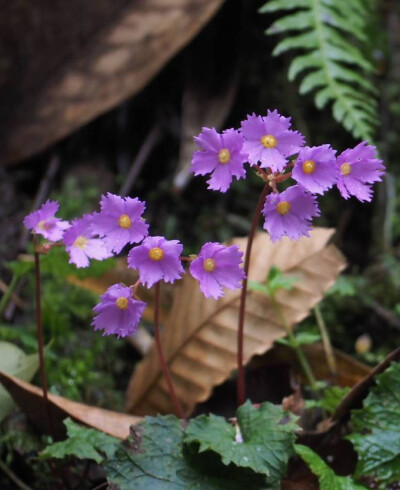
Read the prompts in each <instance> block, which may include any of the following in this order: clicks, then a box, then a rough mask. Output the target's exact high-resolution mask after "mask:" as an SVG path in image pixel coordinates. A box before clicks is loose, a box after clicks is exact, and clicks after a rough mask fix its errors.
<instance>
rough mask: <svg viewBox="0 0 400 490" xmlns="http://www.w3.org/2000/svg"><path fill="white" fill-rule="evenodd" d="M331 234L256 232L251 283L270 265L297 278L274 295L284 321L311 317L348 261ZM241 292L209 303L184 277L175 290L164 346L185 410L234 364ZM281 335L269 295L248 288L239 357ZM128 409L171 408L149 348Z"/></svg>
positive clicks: (203, 397) (142, 411)
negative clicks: (291, 236) (295, 236)
mask: <svg viewBox="0 0 400 490" xmlns="http://www.w3.org/2000/svg"><path fill="white" fill-rule="evenodd" d="M332 234H333V230H328V229H314V230H313V231H312V233H311V237H310V238H302V239H300V240H298V241H290V240H288V239H286V238H285V239H283V240H282V242H278V243H275V244H273V243H272V242H271V241H270V238H269V235H268V234H266V233H258V234H257V235H256V237H255V240H254V244H253V251H252V259H251V265H250V271H249V279H250V280H253V281H260V282H262V281H264V280H265V278H266V277H267V274H268V271H269V269H270V267H271V266H272V265H275V266H276V267H278V268H279V269H281V270H282V271H283V272H284V273H285V274H287V275H290V276H294V277H296V278H297V279H298V280H297V281H296V283H295V284H294V286H293V289H292V290H291V291H286V290H280V291H278V293H277V295H276V299H277V301H278V303H279V304H280V305H281V307H282V310H283V314H284V316H285V319H286V322H287V323H288V324H289V325H294V324H296V323H298V322H299V321H300V320H302V319H303V318H304V317H306V316H307V315H308V312H309V310H310V308H312V307H313V306H314V305H315V304H316V303H317V302H318V301H319V300H320V299H321V298H322V295H323V293H324V292H325V291H326V290H327V289H328V288H329V287H330V286H331V285H332V284H333V283H334V281H335V280H336V277H337V275H338V274H339V272H340V271H341V270H342V269H343V268H344V266H345V261H344V259H343V256H342V255H341V253H340V252H339V251H338V250H337V249H336V248H335V246H333V245H328V244H327V242H328V240H329V238H330V237H331V236H332ZM233 243H234V244H237V245H239V247H240V248H241V249H242V250H244V248H245V246H246V239H245V238H238V239H235V240H233ZM239 295H240V292H238V291H236V292H232V291H228V292H227V294H226V295H225V296H224V297H223V298H220V299H219V300H218V301H214V300H207V299H206V298H204V296H203V295H202V294H201V293H200V291H199V288H198V284H197V282H196V281H195V280H194V279H193V278H191V277H190V275H188V274H187V275H186V276H185V278H184V279H183V281H182V282H181V284H180V285H179V286H177V287H176V291H175V296H174V304H173V307H172V311H171V314H170V316H169V318H168V321H167V322H166V324H165V328H164V330H163V332H162V345H163V348H164V352H165V356H166V359H167V362H168V365H169V368H170V370H171V373H172V377H173V380H174V384H175V388H176V391H177V394H178V396H179V398H180V400H181V403H182V405H183V408H184V411H185V413H186V414H187V415H189V414H190V413H191V412H192V411H193V409H194V407H195V405H196V404H197V403H198V402H201V401H204V400H206V399H207V398H208V397H209V396H210V393H211V391H212V389H213V388H214V386H215V385H218V384H220V383H222V382H223V381H224V380H225V379H227V378H228V377H229V376H230V374H231V373H232V371H233V370H234V369H235V367H236V342H237V339H236V331H237V317H238V305H239ZM284 335H285V331H284V329H283V327H282V325H281V324H280V321H279V318H278V317H277V314H276V312H275V310H274V308H273V307H272V306H271V303H270V301H269V299H268V298H267V297H266V296H264V295H262V294H260V293H257V292H249V293H248V298H247V304H246V318H245V342H244V361H245V362H246V363H247V362H248V361H249V360H250V359H251V357H252V356H254V355H255V354H262V353H264V352H265V351H267V350H268V349H270V348H271V346H272V344H273V342H274V341H275V340H276V339H277V338H279V337H283V336H284ZM127 411H128V412H130V413H135V414H138V415H143V414H155V413H158V412H159V413H170V412H173V407H172V405H171V401H170V399H169V396H168V390H167V386H166V383H165V381H164V379H163V376H162V373H161V371H160V367H159V362H158V359H157V355H156V351H155V349H154V347H153V348H152V350H151V351H150V352H149V354H148V356H147V357H146V358H145V359H144V360H143V361H142V362H141V363H140V364H139V365H138V366H137V369H136V370H135V372H134V374H133V376H132V378H131V380H130V383H129V387H128V390H127Z"/></svg>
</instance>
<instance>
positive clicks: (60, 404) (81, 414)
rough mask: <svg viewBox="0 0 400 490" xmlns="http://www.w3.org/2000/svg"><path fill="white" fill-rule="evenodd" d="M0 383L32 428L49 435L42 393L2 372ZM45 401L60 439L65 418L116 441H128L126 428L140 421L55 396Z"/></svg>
mask: <svg viewBox="0 0 400 490" xmlns="http://www.w3.org/2000/svg"><path fill="white" fill-rule="evenodd" d="M0 382H1V383H2V384H3V385H4V387H5V388H6V389H7V390H8V392H9V393H10V395H11V396H12V397H13V399H14V401H15V402H16V403H17V405H18V406H19V407H20V409H21V410H22V411H23V412H24V413H25V414H26V415H27V417H28V418H29V419H30V421H31V422H32V423H33V424H34V425H35V426H37V427H38V428H39V429H41V430H42V431H45V432H48V433H49V432H51V431H50V426H49V421H48V419H47V417H46V409H45V405H44V399H43V391H42V390H41V389H40V388H38V387H37V386H34V385H32V384H30V383H26V382H25V381H21V380H20V379H18V378H15V377H14V376H9V375H8V374H5V373H3V372H1V371H0ZM48 399H49V401H50V409H51V414H52V418H53V421H54V425H55V431H56V433H57V434H59V435H61V434H63V433H64V432H65V427H64V424H63V423H62V421H63V420H64V419H65V418H66V417H71V418H72V419H74V420H75V421H77V422H81V423H82V424H85V425H87V426H89V427H93V428H94V429H98V430H101V431H102V432H105V433H107V434H109V435H111V436H114V437H118V438H119V439H125V438H126V437H128V435H129V427H130V426H131V425H135V424H137V423H138V422H140V421H141V417H135V416H132V415H127V414H125V413H119V412H113V411H111V410H104V409H103V408H97V407H92V406H90V405H85V404H83V403H78V402H74V401H72V400H69V399H68V398H63V397H61V396H57V395H52V394H49V395H48Z"/></svg>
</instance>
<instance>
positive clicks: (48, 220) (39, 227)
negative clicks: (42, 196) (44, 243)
mask: <svg viewBox="0 0 400 490" xmlns="http://www.w3.org/2000/svg"><path fill="white" fill-rule="evenodd" d="M59 206H60V205H59V204H58V202H57V201H50V200H47V201H46V202H45V203H44V204H43V205H42V207H41V208H40V209H38V210H37V211H34V212H33V213H31V214H28V216H26V217H25V219H24V225H25V228H27V229H28V230H32V231H33V232H34V233H36V234H39V235H42V236H43V237H44V238H46V240H49V241H51V242H57V241H58V240H61V238H62V236H63V234H64V231H65V230H66V229H67V228H68V227H69V226H70V224H69V223H68V222H67V221H62V220H61V219H60V218H56V217H55V214H56V213H57V211H58V208H59Z"/></svg>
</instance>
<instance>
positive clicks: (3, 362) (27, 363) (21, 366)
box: [0, 341, 39, 421]
mask: <svg viewBox="0 0 400 490" xmlns="http://www.w3.org/2000/svg"><path fill="white" fill-rule="evenodd" d="M38 367H39V359H38V355H37V354H30V355H26V354H25V352H24V351H22V350H21V349H20V348H19V347H17V346H16V345H14V344H11V343H10V342H1V341H0V371H4V372H5V373H7V374H11V375H12V376H15V377H17V378H19V379H22V380H23V381H30V380H31V379H32V378H33V376H34V375H35V373H36V371H37V369H38ZM13 407H14V401H13V399H12V398H11V396H10V395H9V394H8V391H7V390H6V389H5V388H3V386H0V421H1V420H3V419H4V418H5V417H7V415H8V414H9V413H10V412H11V411H12V409H13Z"/></svg>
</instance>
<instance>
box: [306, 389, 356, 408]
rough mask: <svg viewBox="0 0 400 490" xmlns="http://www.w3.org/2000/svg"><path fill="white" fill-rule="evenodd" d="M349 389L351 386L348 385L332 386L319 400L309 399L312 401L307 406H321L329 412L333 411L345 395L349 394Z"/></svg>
mask: <svg viewBox="0 0 400 490" xmlns="http://www.w3.org/2000/svg"><path fill="white" fill-rule="evenodd" d="M349 391H350V388H347V387H346V388H342V387H340V386H330V387H329V388H326V389H325V390H324V392H323V395H322V397H321V398H319V399H318V400H309V401H310V402H311V403H308V405H307V408H315V407H320V408H323V409H324V410H326V411H327V412H329V413H333V412H334V411H335V410H336V407H337V406H338V405H339V403H340V402H341V401H342V399H343V397H344V396H345V395H347V393H348V392H349Z"/></svg>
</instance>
